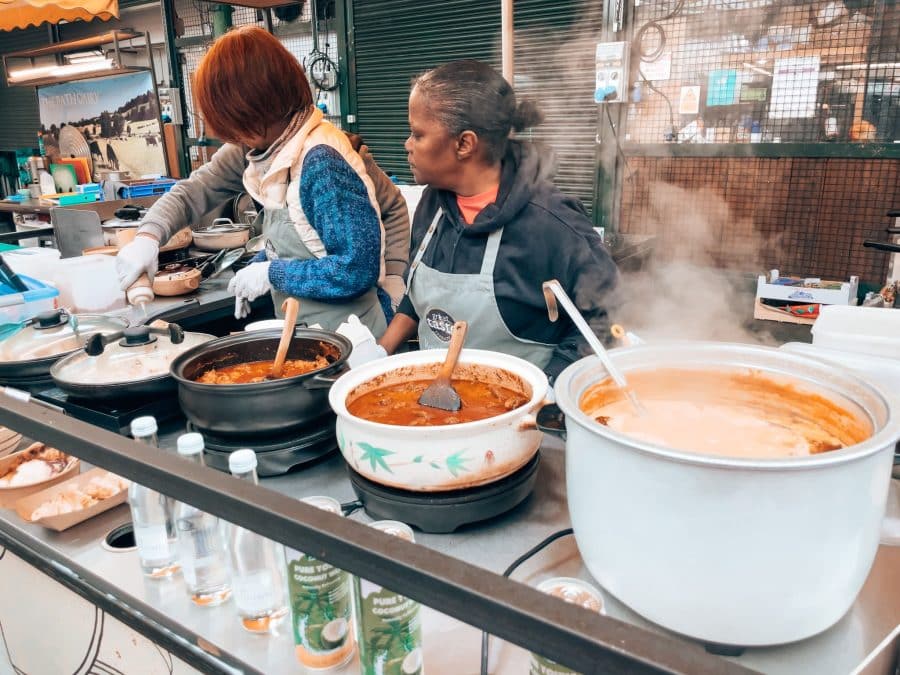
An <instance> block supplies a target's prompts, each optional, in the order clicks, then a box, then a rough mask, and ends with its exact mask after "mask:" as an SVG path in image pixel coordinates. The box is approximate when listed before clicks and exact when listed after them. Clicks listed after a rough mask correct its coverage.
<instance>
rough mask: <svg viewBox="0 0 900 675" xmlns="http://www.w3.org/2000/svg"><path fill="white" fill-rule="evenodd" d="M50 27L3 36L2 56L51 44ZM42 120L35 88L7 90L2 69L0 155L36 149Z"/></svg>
mask: <svg viewBox="0 0 900 675" xmlns="http://www.w3.org/2000/svg"><path fill="white" fill-rule="evenodd" d="M49 41H50V40H49V38H48V35H47V28H46V26H44V27H42V28H27V29H25V30H14V31H8V32H3V33H0V53H4V54H5V53H7V52H16V51H19V50H21V49H32V48H33V47H41V46H43V45H46V44H47V43H48V42H49ZM40 128H41V123H40V121H39V118H38V104H37V94H36V93H35V89H34V87H7V86H6V72H5V71H4V70H3V68H2V66H0V151H12V150H15V149H16V148H36V147H37V132H38V131H39V130H40Z"/></svg>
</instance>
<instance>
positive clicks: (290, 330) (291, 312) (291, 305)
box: [266, 298, 300, 380]
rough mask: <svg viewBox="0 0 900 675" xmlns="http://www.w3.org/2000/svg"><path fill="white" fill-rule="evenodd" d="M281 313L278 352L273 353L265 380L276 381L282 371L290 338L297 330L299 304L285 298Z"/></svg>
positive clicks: (295, 299) (296, 301)
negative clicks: (269, 371) (281, 323)
mask: <svg viewBox="0 0 900 675" xmlns="http://www.w3.org/2000/svg"><path fill="white" fill-rule="evenodd" d="M281 311H282V312H284V328H282V329H281V340H279V341H278V351H277V352H275V361H274V362H273V363H272V372H271V373H269V374H268V375H267V376H266V379H267V380H278V379H280V378H281V373H282V372H283V371H284V361H285V359H286V358H287V353H288V347H290V346H291V338H292V337H294V330H296V328H297V314H298V313H299V312H300V302H299V301H298V300H297V298H286V299H285V301H284V302H282V303H281Z"/></svg>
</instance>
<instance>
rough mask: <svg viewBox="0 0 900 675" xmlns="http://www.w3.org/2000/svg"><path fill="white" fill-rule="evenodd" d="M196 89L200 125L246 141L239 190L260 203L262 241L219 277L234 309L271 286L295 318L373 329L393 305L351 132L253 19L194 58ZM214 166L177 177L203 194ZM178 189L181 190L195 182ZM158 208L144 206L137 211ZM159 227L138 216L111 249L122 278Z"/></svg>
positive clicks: (145, 263) (145, 253)
mask: <svg viewBox="0 0 900 675" xmlns="http://www.w3.org/2000/svg"><path fill="white" fill-rule="evenodd" d="M194 94H195V96H196V98H197V104H198V106H199V108H200V110H201V112H202V114H203V118H204V121H205V123H206V125H207V127H208V129H209V130H210V132H211V133H212V134H214V135H215V136H216V137H217V138H219V139H221V140H224V141H226V142H227V145H226V148H235V147H247V148H249V152H247V154H246V168H245V169H244V172H243V185H244V189H245V190H246V191H247V192H248V193H249V194H250V195H251V196H252V197H253V199H255V200H256V201H257V202H259V203H260V204H262V205H263V207H264V210H263V214H262V230H263V233H264V234H265V235H266V236H267V239H268V243H267V246H266V251H265V253H264V254H260V256H258V260H257V261H255V262H254V263H253V264H251V265H249V266H247V267H246V268H244V269H242V270H240V271H239V272H238V273H237V274H236V275H235V277H234V278H233V279H232V280H231V282H230V283H229V285H228V288H229V290H230V291H231V292H233V293H234V294H235V316H236V317H237V318H243V317H244V316H246V314H247V313H248V312H249V303H250V301H252V300H254V299H255V298H257V297H259V296H261V295H263V294H265V293H267V292H269V293H271V294H272V296H273V301H274V304H275V310H276V313H280V311H281V303H282V300H283V298H285V297H287V296H293V297H296V298H298V299H300V315H299V319H298V320H299V321H303V322H305V323H307V324H314V323H317V324H320V325H321V326H322V327H323V328H326V329H329V330H334V329H336V328H337V327H338V326H339V325H340V324H341V323H342V322H344V321H345V320H346V318H347V317H348V316H349V315H350V314H356V315H357V316H358V317H359V318H360V321H361V322H362V323H363V324H364V325H366V326H367V327H368V328H369V329H370V330H371V331H372V332H373V333H374V334H375V335H376V336H379V335H381V334H382V333H383V332H384V329H385V326H386V318H387V317H386V314H389V313H391V311H392V310H391V307H390V299H389V298H388V296H387V294H386V293H385V294H384V295H383V298H382V299H381V300H382V302H383V304H382V302H380V299H379V295H378V288H377V285H376V284H377V283H378V282H379V280H380V279H383V278H384V256H383V247H384V232H383V228H382V224H381V222H380V219H379V208H378V202H377V199H376V195H375V188H374V186H373V183H372V180H371V178H370V177H369V175H368V174H367V172H366V166H365V164H364V162H363V160H362V159H361V158H360V156H359V155H358V154H357V153H356V152H355V151H354V150H353V148H352V147H351V145H350V141H349V140H348V139H347V137H346V136H345V135H344V133H343V132H341V131H340V130H338V129H337V128H335V127H334V126H333V125H331V124H330V123H329V122H328V121H326V120H325V119H323V115H322V112H321V111H320V110H318V109H317V108H316V107H315V106H314V105H313V97H312V92H311V91H310V88H309V84H308V82H307V80H306V75H305V74H304V72H303V69H302V67H301V66H300V64H299V63H298V62H297V59H296V58H294V56H293V55H292V54H291V53H290V52H289V51H288V50H287V49H286V48H285V47H284V46H283V45H282V44H281V43H280V42H279V41H278V39H277V38H275V37H274V36H272V35H270V34H269V33H267V32H266V31H264V30H262V29H261V28H256V27H245V28H240V29H237V30H234V31H231V32H229V33H226V34H225V35H224V36H222V37H221V38H219V39H218V40H216V42H215V43H214V44H213V46H212V47H211V48H210V50H209V51H208V52H207V53H206V55H205V56H204V57H203V59H202V60H201V62H200V65H199V67H198V68H197V72H196V74H195V76H194ZM220 152H222V151H220ZM218 154H219V153H216V155H218ZM231 154H232V155H233V154H234V153H231ZM211 164H216V160H215V156H214V159H213V162H212V163H211ZM220 164H221V163H220ZM231 164H235V162H230V164H229V167H230V166H231ZM221 168H222V167H221V166H218V168H216V169H215V171H213V170H211V171H207V172H202V174H201V172H197V173H198V174H201V175H199V176H198V177H197V179H196V180H195V179H194V177H193V176H192V177H191V179H189V180H188V181H184V183H186V184H191V183H192V182H194V183H195V184H197V188H196V190H197V191H198V192H200V193H202V195H206V194H207V193H209V194H210V195H212V194H214V193H215V192H216V189H215V186H216V185H222V184H224V182H226V181H225V178H227V176H224V174H223V173H222V171H221ZM226 173H227V172H226ZM229 175H230V173H229ZM223 176H224V177H223ZM175 190H179V193H178V194H179V195H180V194H181V192H184V193H185V194H187V193H188V192H190V191H191V190H193V187H191V186H190V185H188V187H187V188H185V190H180V189H179V186H176V188H175V189H174V190H173V192H175ZM182 196H184V195H182ZM168 197H169V195H166V196H165V197H163V198H162V199H161V200H160V202H161V204H160V205H159V209H157V210H156V211H157V212H158V213H162V212H163V211H164V210H165V209H166V208H168V209H170V210H172V211H176V212H177V214H181V213H183V211H184V210H185V209H182V208H177V209H176V208H174V207H175V200H176V199H177V196H173V197H171V198H168ZM167 198H168V199H167ZM204 199H205V197H201V201H203V200H204ZM164 201H165V204H162V202H164ZM164 215H165V214H164ZM155 218H156V214H155V213H154V209H151V211H150V213H148V216H147V218H146V219H145V220H149V221H154V219H155ZM172 219H174V217H173V218H166V217H164V218H162V219H160V220H163V221H166V220H172ZM154 223H156V224H159V223H158V222H157V221H154ZM160 229H163V230H167V229H168V228H167V226H165V225H163V226H162V227H157V228H153V227H151V226H150V225H149V224H148V225H147V227H146V228H145V227H143V226H142V229H141V232H140V233H139V235H138V237H137V238H136V239H135V241H136V242H138V243H137V244H136V245H129V247H126V248H124V249H123V250H122V251H121V252H120V253H119V256H118V258H119V259H120V260H118V263H119V265H118V267H119V270H120V278H121V282H122V283H123V285H125V284H127V283H131V282H133V280H134V279H133V278H132V277H134V278H136V274H135V272H137V274H139V273H140V272H141V271H142V270H143V269H148V268H149V267H154V266H155V263H156V252H157V251H158V245H159V240H161V239H162V235H164V234H165V232H159V230H160ZM138 239H145V240H147V241H138Z"/></svg>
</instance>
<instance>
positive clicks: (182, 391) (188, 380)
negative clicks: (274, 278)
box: [169, 327, 353, 436]
mask: <svg viewBox="0 0 900 675" xmlns="http://www.w3.org/2000/svg"><path fill="white" fill-rule="evenodd" d="M280 337H281V331H278V330H271V331H253V332H249V333H241V334H238V335H230V336H228V337H224V338H220V339H218V340H212V341H211V342H207V343H205V344H202V345H199V346H197V347H194V348H193V349H190V350H188V351H186V352H184V353H183V354H181V355H180V356H178V358H176V359H175V360H174V361H172V366H171V368H170V371H169V372H170V373H171V375H172V377H173V378H174V379H175V381H176V382H177V383H178V400H179V401H180V403H181V409H182V410H183V411H184V414H185V416H186V417H187V418H188V419H189V420H190V421H191V422H193V424H194V425H195V426H196V427H197V429H198V430H199V431H201V432H202V431H206V432H209V433H211V434H218V435H226V436H254V435H260V434H269V435H274V434H283V433H285V432H287V431H290V430H291V429H295V428H298V427H302V426H304V425H306V424H308V423H309V422H312V421H313V420H316V419H318V418H321V417H322V416H323V415H324V414H325V413H327V412H328V411H329V405H328V390H329V389H330V388H331V385H332V384H333V383H334V381H335V380H336V379H337V378H338V377H339V376H340V375H341V374H342V373H343V372H344V370H345V369H346V365H345V364H346V361H347V357H348V356H349V355H350V351H351V349H352V348H353V347H352V345H351V344H350V341H349V340H348V339H347V338H345V337H343V336H342V335H338V334H337V333H332V332H330V331H326V330H317V329H313V328H300V327H298V328H297V329H296V330H295V331H294V339H293V340H292V341H291V346H290V348H289V349H288V354H287V358H289V359H304V360H312V359H315V358H316V357H317V356H320V355H322V356H325V358H326V359H327V360H328V362H329V365H328V366H327V367H325V368H322V369H320V370H315V371H313V372H310V373H304V374H303V375H297V376H294V377H283V378H280V379H277V380H270V381H265V382H252V383H249V384H204V383H201V382H196V381H195V380H196V378H197V377H199V376H200V375H202V374H203V373H205V372H206V371H207V370H209V369H210V368H225V367H227V366H233V365H235V364H238V363H247V362H249V361H268V360H273V359H274V358H275V352H276V351H277V350H278V340H279V338H280Z"/></svg>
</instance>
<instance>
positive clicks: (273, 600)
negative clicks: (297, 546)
mask: <svg viewBox="0 0 900 675" xmlns="http://www.w3.org/2000/svg"><path fill="white" fill-rule="evenodd" d="M228 468H229V469H230V470H231V473H232V474H234V476H235V477H237V478H240V479H241V480H246V481H250V482H252V483H253V484H254V485H255V484H257V483H258V482H259V480H258V479H257V477H256V453H255V452H253V450H236V451H234V452H232V453H231V455H229V457H228ZM229 529H230V532H229V537H228V545H229V558H230V562H231V576H232V583H233V585H234V601H235V603H236V604H237V609H238V615H239V616H240V617H241V625H242V626H243V627H244V629H246V630H248V631H250V632H251V633H267V632H269V631H271V630H272V629H273V628H275V627H276V626H277V625H278V624H279V623H281V620H282V619H283V618H284V617H285V616H287V613H288V605H287V583H286V580H285V567H284V547H283V546H282V545H281V544H279V543H277V542H274V541H272V540H271V539H266V538H265V537H262V536H260V535H258V534H256V533H255V532H251V531H250V530H247V529H244V528H243V527H239V526H237V525H230V527H229Z"/></svg>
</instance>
